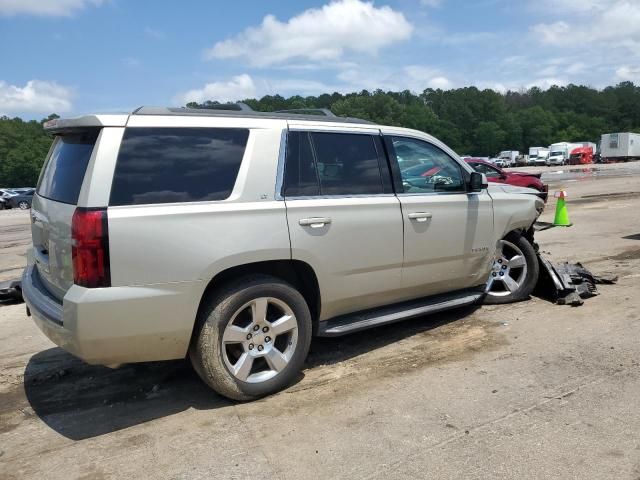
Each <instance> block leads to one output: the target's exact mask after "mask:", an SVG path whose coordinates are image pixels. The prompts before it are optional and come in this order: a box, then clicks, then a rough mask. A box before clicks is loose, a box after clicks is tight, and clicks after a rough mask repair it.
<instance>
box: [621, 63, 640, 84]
mask: <svg viewBox="0 0 640 480" xmlns="http://www.w3.org/2000/svg"><path fill="white" fill-rule="evenodd" d="M616 78H617V79H618V80H620V81H623V82H624V81H630V82H634V83H640V67H638V66H631V65H622V66H621V67H619V68H618V69H617V70H616Z"/></svg>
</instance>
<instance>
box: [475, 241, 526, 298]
mask: <svg viewBox="0 0 640 480" xmlns="http://www.w3.org/2000/svg"><path fill="white" fill-rule="evenodd" d="M526 278H527V259H526V258H525V256H524V254H523V253H522V250H520V249H519V248H518V247H517V246H516V245H514V244H513V243H511V242H508V241H507V240H500V241H499V242H498V248H497V250H496V255H495V258H494V260H493V266H492V267H491V273H490V275H489V280H487V286H486V288H485V292H486V294H487V295H494V296H496V297H505V296H507V295H511V294H512V293H514V292H516V291H517V290H518V289H519V288H520V287H521V286H522V284H523V283H524V281H525V279H526Z"/></svg>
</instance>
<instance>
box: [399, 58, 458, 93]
mask: <svg viewBox="0 0 640 480" xmlns="http://www.w3.org/2000/svg"><path fill="white" fill-rule="evenodd" d="M404 72H405V73H406V75H407V80H408V81H407V87H406V88H409V89H410V90H414V91H417V92H422V91H423V90H424V89H425V88H441V89H442V90H446V89H448V88H452V87H453V84H452V82H451V80H449V79H448V78H447V77H445V76H444V75H442V73H441V72H440V71H439V70H437V69H433V68H431V67H425V66H422V65H409V66H408V67H404Z"/></svg>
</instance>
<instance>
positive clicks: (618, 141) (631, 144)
mask: <svg viewBox="0 0 640 480" xmlns="http://www.w3.org/2000/svg"><path fill="white" fill-rule="evenodd" d="M600 159H601V161H602V162H604V163H607V162H626V161H628V160H639V159H640V133H628V132H627V133H605V134H604V135H602V139H601V141H600Z"/></svg>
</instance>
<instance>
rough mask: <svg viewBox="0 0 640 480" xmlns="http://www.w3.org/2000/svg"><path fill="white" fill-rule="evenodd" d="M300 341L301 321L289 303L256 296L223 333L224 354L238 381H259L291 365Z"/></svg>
mask: <svg viewBox="0 0 640 480" xmlns="http://www.w3.org/2000/svg"><path fill="white" fill-rule="evenodd" d="M297 343H298V321H297V320H296V317H295V315H294V313H293V310H292V309H291V307H289V305H287V304H286V303H284V302H283V301H282V300H278V299H277V298H273V297H260V298H256V299H254V300H252V301H250V302H248V303H246V304H245V305H243V306H242V307H240V308H239V309H238V310H237V311H236V313H234V314H233V316H232V317H231V320H230V321H229V323H228V324H227V326H226V327H225V329H224V333H223V334H222V356H223V359H224V363H225V365H226V367H227V368H228V369H229V372H231V374H232V375H233V376H234V377H236V378H237V379H238V380H240V381H243V382H247V383H259V382H264V381H266V380H269V379H270V378H273V377H275V376H276V375H277V374H278V373H279V372H281V371H282V370H284V368H285V367H286V366H287V365H288V364H289V361H290V360H291V357H292V356H293V354H294V352H295V350H296V345H297Z"/></svg>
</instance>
